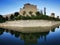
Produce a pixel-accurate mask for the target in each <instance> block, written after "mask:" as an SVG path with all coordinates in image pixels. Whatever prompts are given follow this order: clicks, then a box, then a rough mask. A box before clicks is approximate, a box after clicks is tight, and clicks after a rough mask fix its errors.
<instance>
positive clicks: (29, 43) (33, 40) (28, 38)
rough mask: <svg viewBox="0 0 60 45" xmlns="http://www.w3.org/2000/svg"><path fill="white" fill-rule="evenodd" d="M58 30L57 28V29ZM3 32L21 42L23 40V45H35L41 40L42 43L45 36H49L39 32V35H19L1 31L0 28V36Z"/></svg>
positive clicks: (5, 30) (14, 32) (46, 33)
mask: <svg viewBox="0 0 60 45" xmlns="http://www.w3.org/2000/svg"><path fill="white" fill-rule="evenodd" d="M57 28H59V27H57ZM51 31H52V32H54V31H55V28H53V29H52V30H51ZM3 32H7V33H10V34H11V35H15V37H16V38H18V37H19V38H20V39H21V40H24V44H25V45H34V44H35V45H37V43H38V42H37V41H38V39H40V38H42V39H43V40H44V41H46V36H47V35H48V34H49V32H40V33H21V32H17V31H13V30H8V29H2V28H0V35H2V34H3Z"/></svg>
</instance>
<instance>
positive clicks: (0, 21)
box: [0, 15, 5, 23]
mask: <svg viewBox="0 0 60 45" xmlns="http://www.w3.org/2000/svg"><path fill="white" fill-rule="evenodd" d="M3 22H5V18H4V17H3V16H2V15H0V23H3Z"/></svg>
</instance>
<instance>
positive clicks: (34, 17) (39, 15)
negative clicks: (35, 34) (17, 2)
mask: <svg viewBox="0 0 60 45" xmlns="http://www.w3.org/2000/svg"><path fill="white" fill-rule="evenodd" d="M32 13H33V12H31V11H30V12H29V14H30V15H31V16H28V15H26V12H25V11H24V13H23V15H20V14H19V13H18V12H15V13H14V14H11V15H10V17H8V16H6V17H3V16H2V15H0V23H2V22H5V21H13V20H41V19H43V20H53V21H60V19H59V18H54V17H50V16H47V15H44V14H43V13H42V12H41V13H40V12H36V13H35V14H36V15H33V14H32ZM25 15H26V16H25Z"/></svg>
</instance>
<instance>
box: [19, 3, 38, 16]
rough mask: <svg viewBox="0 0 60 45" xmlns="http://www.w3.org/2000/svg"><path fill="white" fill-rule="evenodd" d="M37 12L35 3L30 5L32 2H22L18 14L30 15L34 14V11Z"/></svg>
mask: <svg viewBox="0 0 60 45" xmlns="http://www.w3.org/2000/svg"><path fill="white" fill-rule="evenodd" d="M36 12H37V6H36V5H32V4H29V3H27V4H24V7H23V8H20V12H19V13H20V15H29V16H31V14H33V15H35V13H36Z"/></svg>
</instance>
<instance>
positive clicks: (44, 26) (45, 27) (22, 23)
mask: <svg viewBox="0 0 60 45" xmlns="http://www.w3.org/2000/svg"><path fill="white" fill-rule="evenodd" d="M59 25H60V21H48V20H18V21H7V22H5V23H0V28H6V29H9V30H14V31H19V32H45V31H50V30H51V29H53V28H54V27H57V26H59Z"/></svg>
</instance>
